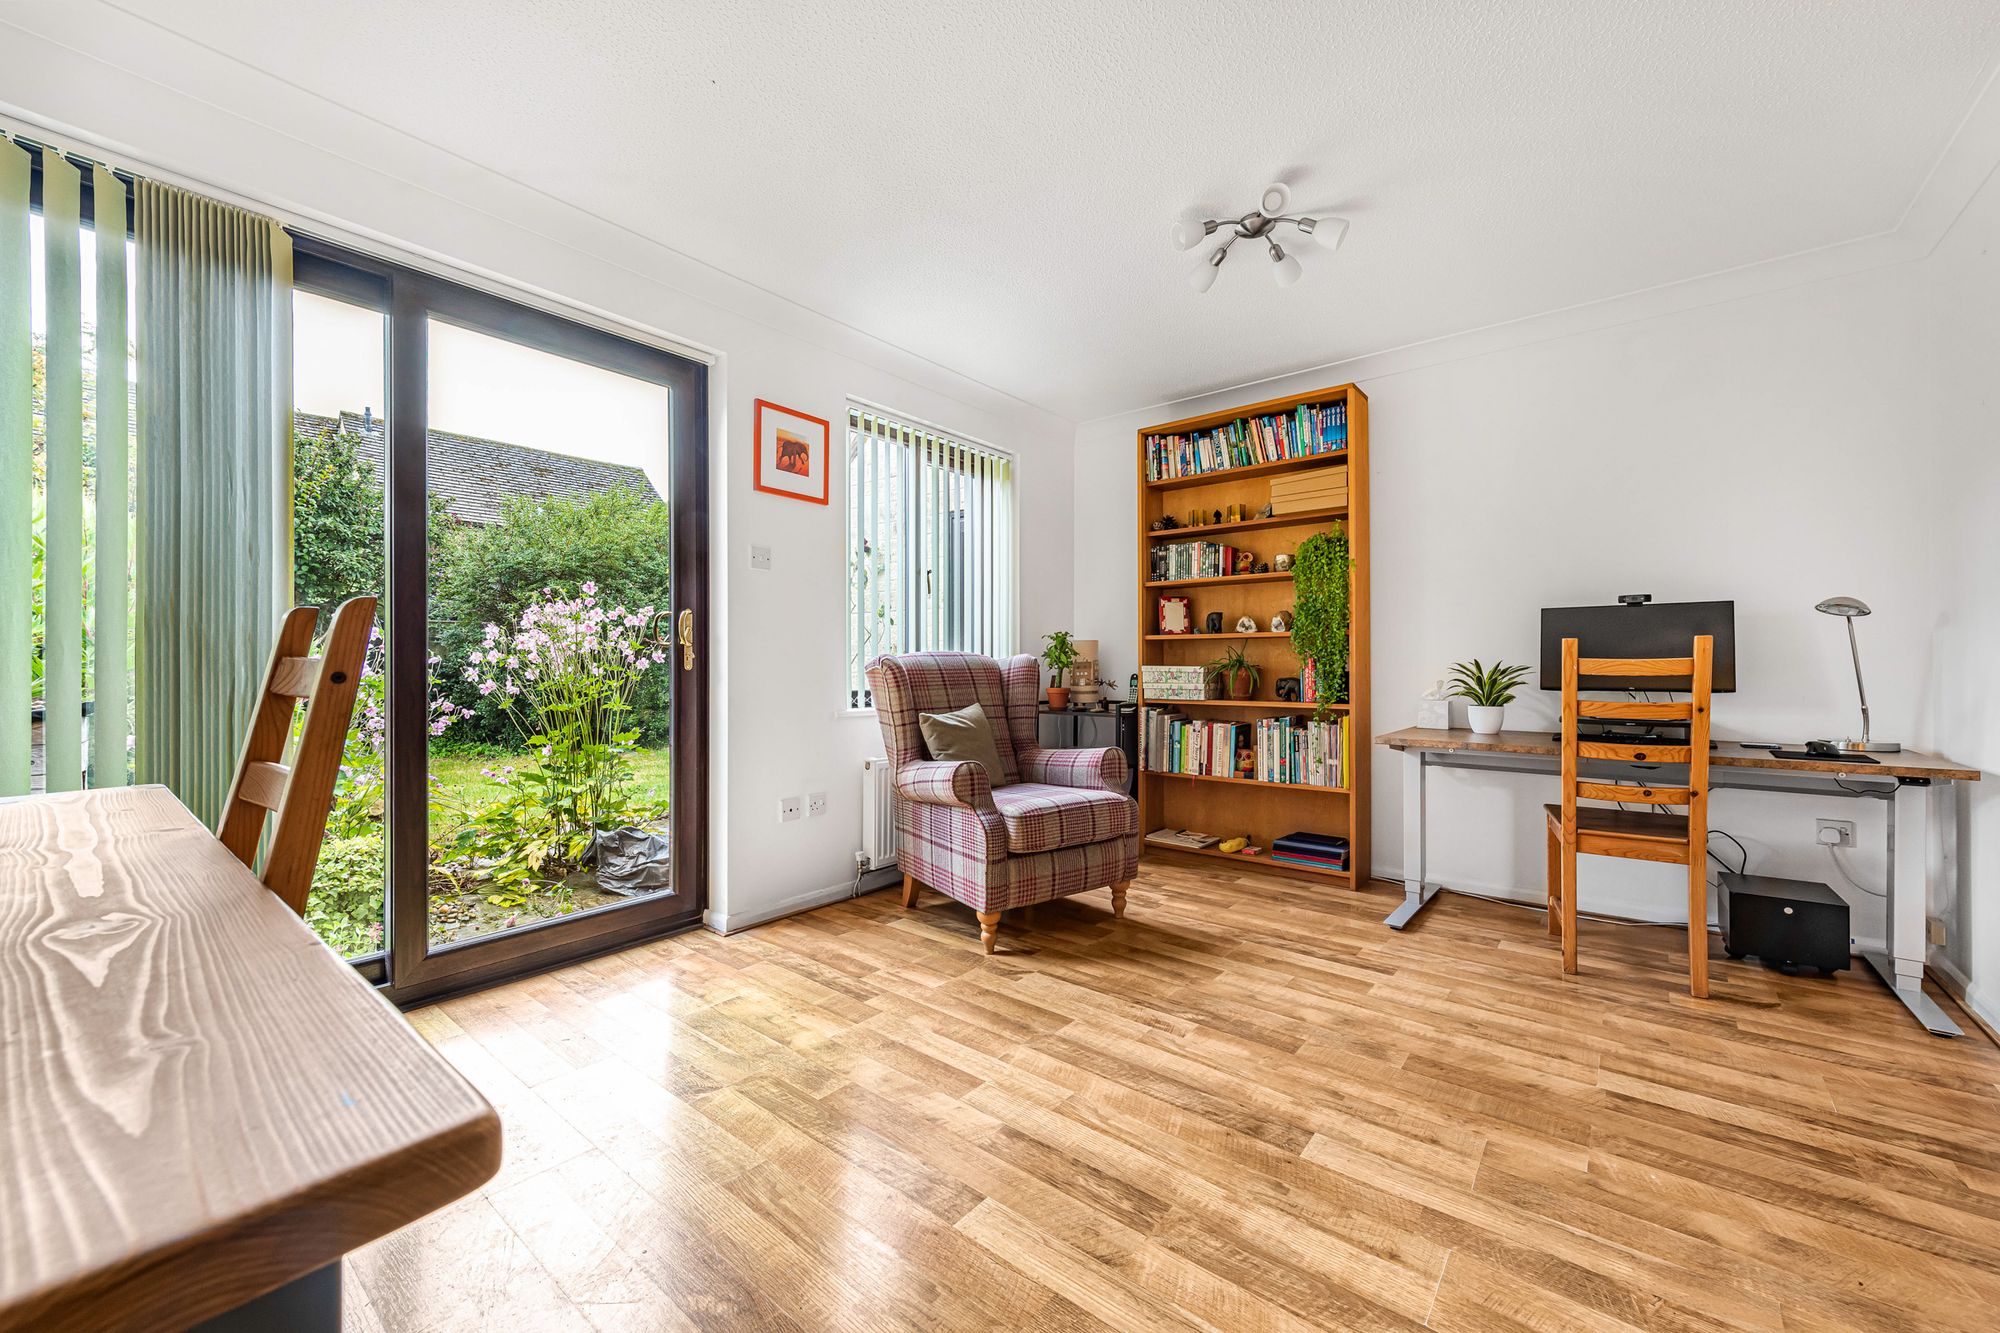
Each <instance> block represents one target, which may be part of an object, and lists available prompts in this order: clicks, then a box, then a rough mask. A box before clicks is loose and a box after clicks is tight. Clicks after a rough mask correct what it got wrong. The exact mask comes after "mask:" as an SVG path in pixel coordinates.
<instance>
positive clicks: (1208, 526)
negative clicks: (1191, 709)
mask: <svg viewBox="0 0 2000 1333" xmlns="http://www.w3.org/2000/svg"><path fill="white" fill-rule="evenodd" d="M1346 517H1347V506H1346V505H1341V506H1339V507H1338V508H1335V509H1301V510H1300V511H1299V512H1297V513H1295V514H1273V515H1272V516H1271V517H1269V518H1246V519H1242V520H1240V521H1238V522H1235V523H1204V524H1202V525H1201V526H1200V527H1196V528H1162V529H1161V530H1160V531H1158V532H1148V533H1147V534H1146V540H1148V541H1150V542H1155V543H1157V542H1188V541H1195V542H1205V541H1207V540H1208V539H1209V538H1210V537H1212V536H1214V535H1215V534H1216V533H1218V532H1256V531H1258V530H1259V529H1262V528H1287V527H1293V526H1304V525H1306V524H1312V525H1314V526H1318V525H1320V524H1324V523H1329V522H1331V521H1332V520H1334V519H1336V518H1346Z"/></svg>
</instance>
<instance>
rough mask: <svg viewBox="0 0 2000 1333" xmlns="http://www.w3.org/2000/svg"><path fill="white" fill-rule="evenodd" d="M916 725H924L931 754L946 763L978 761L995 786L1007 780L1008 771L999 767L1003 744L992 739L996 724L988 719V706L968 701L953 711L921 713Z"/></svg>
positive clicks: (925, 738)
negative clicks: (984, 706)
mask: <svg viewBox="0 0 2000 1333" xmlns="http://www.w3.org/2000/svg"><path fill="white" fill-rule="evenodd" d="M917 725H918V726H919V727H921V728H923V732H924V745H925V746H926V748H928V749H929V750H930V752H931V758H933V759H940V760H944V761H945V762H947V763H964V762H970V763H975V764H978V765H980V766H981V767H983V768H984V769H985V770H986V780H987V781H988V782H989V783H991V784H992V785H993V786H995V787H998V786H1002V785H1003V784H1005V783H1006V781H1007V777H1006V772H1005V770H1004V769H1002V768H1001V767H1000V747H999V746H997V745H995V744H994V743H993V724H992V723H991V722H988V721H987V720H986V710H985V709H983V708H981V707H980V706H979V705H978V704H967V705H966V706H965V707H963V708H960V709H958V710H956V711H954V712H950V713H924V714H921V715H920V716H919V717H918V718H917Z"/></svg>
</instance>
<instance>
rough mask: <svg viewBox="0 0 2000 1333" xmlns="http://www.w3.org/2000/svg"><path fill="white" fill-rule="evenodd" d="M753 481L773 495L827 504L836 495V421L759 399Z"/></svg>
mask: <svg viewBox="0 0 2000 1333" xmlns="http://www.w3.org/2000/svg"><path fill="white" fill-rule="evenodd" d="M756 405H757V411H756V419H755V423H754V424H755V431H754V435H753V438H752V440H751V448H752V450H753V451H754V455H755V465H754V470H753V475H752V481H753V483H754V484H755V486H756V488H757V489H758V490H760V491H763V492H765V493H766V494H769V495H782V496H784V497H785V498H786V499H788V500H804V501H806V502H807V503H808V504H817V505H823V504H826V503H827V502H828V500H829V498H830V497H831V495H832V478H831V476H830V474H829V468H830V466H831V459H830V456H829V453H830V449H831V445H832V435H833V426H832V423H830V422H828V421H826V420H824V419H822V418H820V417H816V416H813V415H812V414H811V413H809V412H800V411H796V410H794V409H793V408H789V407H785V406H782V405H781V404H778V403H773V402H767V401H766V400H764V399H762V398H759V399H757V400H756Z"/></svg>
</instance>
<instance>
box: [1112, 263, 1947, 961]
mask: <svg viewBox="0 0 2000 1333" xmlns="http://www.w3.org/2000/svg"><path fill="white" fill-rule="evenodd" d="M1926 313H1927V306H1926V302H1925V299H1924V291H1923V287H1922V284H1921V283H1920V282H1919V281H1917V276H1916V273H1915V271H1914V270H1913V269H1912V268H1911V267H1910V266H1908V265H1902V266H1896V267H1891V268H1884V269H1877V270H1874V271H1871V272H1865V273H1860V274H1855V275H1851V276H1847V277H1841V278H1835V279H1829V280H1825V281H1818V282H1813V283H1809V284H1807V285H1804V286H1799V287H1794V288H1791V289H1789V290H1781V291H1775V292H1769V293H1765V294H1760V295H1752V296H1748V297H1745V298H1742V299H1738V300H1732V301H1727V302H1724V303H1721V304H1714V305H1708V306H1702V307H1698V308H1694V309H1687V310H1682V311H1678V312H1675V313H1669V314H1665V315H1660V316H1657V317H1651V318H1644V319H1639V320H1635V321H1633V322H1629V323H1624V324H1618V325H1614V326H1612V327H1607V328H1600V329H1595V330H1591V331H1585V332H1579V333H1574V334H1570V335H1568V336H1561V337H1553V338H1548V339H1546V340H1544V341H1538V342H1529V343H1527V344H1525V345H1517V346H1513V347H1507V348H1502V349H1500V350H1494V351H1484V352H1478V353H1475V354H1470V355H1457V356H1454V348H1453V346H1452V344H1451V343H1446V344H1440V345H1437V346H1436V347H1435V348H1433V349H1431V350H1430V351H1429V352H1427V353H1425V354H1424V355H1421V356H1417V357H1411V356H1397V357H1384V358H1377V359H1374V361H1373V363H1372V364H1371V363H1370V362H1363V363H1359V364H1356V365H1354V366H1351V367H1349V368H1345V369H1341V370H1336V371H1333V372H1325V371H1322V372H1316V373H1313V374H1309V375H1305V376H1298V377H1292V378H1289V379H1280V380H1275V381H1271V382H1268V383H1263V384H1259V385H1256V386H1255V387H1254V389H1251V390H1248V391H1244V390H1238V391H1232V392H1229V393H1224V394H1220V395H1214V396H1210V397H1208V398H1204V399H1197V400H1193V401H1190V402H1186V403H1177V404H1173V405H1172V406H1171V407H1164V408H1160V409H1157V410H1153V411H1149V412H1146V413H1142V414H1134V415H1131V416H1127V417H1120V418H1115V419H1110V420H1104V421H1097V422H1092V423H1088V424H1087V425H1085V426H1084V427H1082V428H1081V429H1080V430H1079V432H1078V457H1077V489H1078V491H1079V493H1082V494H1096V495H1098V496H1100V497H1101V498H1100V499H1099V500H1098V502H1097V503H1096V505H1095V506H1094V507H1093V510H1092V513H1091V515H1090V516H1089V518H1088V519H1086V520H1084V521H1082V522H1080V524H1079V528H1078V534H1077V551H1076V563H1077V592H1076V619H1077V629H1078V631H1079V632H1080V633H1083V634H1086V635H1092V634H1094V635H1097V636H1098V637H1100V638H1101V639H1103V640H1104V641H1105V642H1106V643H1107V644H1109V645H1112V647H1111V650H1110V651H1109V652H1107V657H1108V658H1109V660H1110V664H1111V666H1112V668H1113V671H1114V673H1115V675H1114V678H1115V679H1119V680H1123V679H1124V678H1125V677H1126V675H1127V674H1129V672H1130V671H1131V670H1132V662H1133V654H1132V649H1133V645H1132V641H1131V631H1130V626H1131V625H1132V624H1133V623H1134V616H1135V610H1136V608H1135V606H1134V603H1133V598H1134V595H1135V594H1134V582H1133V562H1134V559H1135V556H1134V543H1133V534H1132V525H1133V511H1132V503H1133V502H1132V499H1131V494H1130V492H1131V486H1130V481H1129V478H1130V476H1131V469H1132V453H1131V451H1132V449H1133V447H1134V433H1135V431H1136V429H1137V428H1138V427H1139V426H1140V425H1142V424H1144V423H1145V422H1146V421H1158V420H1162V419H1169V418H1172V417H1176V416H1182V415H1189V414H1192V413H1194V412H1199V411H1206V410H1211V409H1213V408H1219V407H1223V406H1226V405H1228V404H1229V403H1230V402H1238V401H1243V400H1244V399H1245V398H1265V397H1274V396H1277V395H1280V394H1284V393H1290V392H1300V391H1305V390H1308V389H1311V388H1316V387H1321V386H1324V385H1326V384H1332V383H1339V382H1341V381H1343V380H1345V379H1348V378H1352V379H1354V380H1355V382H1357V383H1358V384H1359V385H1360V387H1361V388H1362V389H1363V390H1364V391H1365V392H1366V393H1367V394H1368V396H1369V400H1370V402H1369V413H1370V421H1371V426H1372V431H1373V434H1372V437H1371V447H1372V456H1373V464H1374V475H1373V484H1374V492H1373V503H1374V510H1373V522H1374V525H1373V529H1372V533H1373V551H1372V556H1373V585H1372V594H1373V615H1374V624H1373V635H1374V663H1373V666H1374V672H1375V675H1374V709H1375V717H1374V719H1373V722H1374V730H1375V732H1376V733H1377V734H1379V733H1381V732H1384V731H1388V730H1392V729H1394V728H1397V727H1402V726H1407V725H1410V724H1411V723H1412V722H1413V721H1414V712H1415V707H1416V700H1417V698H1418V696H1419V695H1420V694H1421V693H1422V691H1423V690H1424V689H1425V688H1426V687H1427V686H1428V685H1429V684H1430V683H1431V682H1432V681H1433V680H1435V679H1436V678H1438V677H1439V676H1442V675H1443V674H1444V672H1445V670H1446V668H1447V666H1448V665H1449V664H1450V663H1451V662H1453V661H1456V660H1460V659H1464V658H1470V657H1475V656H1477V657H1480V658H1483V659H1485V660H1487V661H1491V660H1492V659H1493V658H1495V657H1502V658H1505V659H1507V660H1509V661H1514V662H1527V663H1533V662H1534V661H1535V660H1536V653H1537V646H1536V634H1537V627H1538V623H1539V622H1538V612H1539V609H1540V608H1541V607H1544V606H1564V605H1574V604H1580V603H1608V602H1610V601H1612V600H1613V599H1614V598H1615V597H1616V596H1617V595H1618V594H1621V593H1628V592H1646V593H1652V594H1653V595H1654V596H1655V597H1656V598H1657V599H1658V600H1660V601H1679V600H1694V599H1708V598H1733V599H1734V600H1735V601H1736V604H1737V635H1738V657H1739V663H1740V685H1741V688H1740V690H1739V692H1738V693H1736V694H1733V695H1726V696H1719V697H1718V699H1717V702H1716V706H1715V721H1716V729H1717V732H1718V734H1719V735H1721V736H1723V737H1729V738H1740V739H1771V740H1778V739H1788V740H1792V741H1799V740H1803V739H1804V738H1806V737H1810V736H1822V735H1842V734H1846V733H1847V732H1848V731H1849V730H1850V729H1852V728H1854V727H1856V726H1857V724H1858V718H1857V715H1856V708H1855V693H1854V679H1853V675H1852V671H1851V668H1850V666H1849V662H1848V654H1847V645H1846V640H1845V638H1844V636H1843V632H1842V629H1841V626H1840V624H1839V623H1838V622H1837V621H1835V620H1834V619H1832V618H1831V617H1827V616H1822V615H1818V614H1815V613H1814V611H1813V609H1812V608H1813V604H1814V603H1815V602H1817V601H1819V600H1820V599H1821V598H1824V597H1827V596H1830V595H1832V594H1835V593H1848V594H1852V595H1855V596H1858V597H1861V598H1862V599H1864V600H1866V601H1867V602H1869V603H1870V604H1871V605H1872V606H1873V607H1874V608H1875V610H1876V614H1875V615H1874V616H1873V617H1872V618H1870V619H1868V620H1865V621H1863V622H1861V624H1860V625H1859V629H1860V631H1861V634H1862V639H1863V644H1862V649H1863V658H1864V663H1865V665H1866V666H1867V668H1868V671H1869V685H1870V702H1871V704H1872V705H1873V709H1874V726H1875V733H1876V734H1877V735H1878V736H1882V737H1885V738H1900V739H1903V740H1905V741H1907V742H1908V743H1911V744H1915V745H1922V744H1925V743H1926V742H1928V741H1930V740H1931V739H1932V732H1933V728H1932V726H1931V724H1930V720H1931V718H1932V716H1933V712H1934V709H1935V703H1936V699H1935V694H1936V690H1937V680H1938V671H1939V666H1938V662H1939V653H1938V648H1937V644H1938V642H1939V640H1940V638H1941V636H1942V635H1943V634H1944V633H1945V632H1946V631H1947V630H1948V628H1949V627H1950V625H1951V623H1952V617H1953V616H1954V614H1955V608H1954V606H1953V603H1952V599H1951V597H1950V596H1949V595H1948V594H1947V592H1946V591H1945V589H1944V587H1943V581H1942V574H1943V572H1944V571H1945V569H1946V567H1947V566H1948V565H1949V564H1950V563H1951V561H1952V559H1953V558H1954V552H1952V551H1951V550H1950V549H1949V544H1948V543H1947V542H1944V541H1942V540H1941V539H1940V527H1941V522H1942V518H1943V516H1942V514H1941V512H1940V510H1941V504H1940V498H1939V497H1940V495H1941V493H1942V489H1941V485H1940V474H1941V471H1942V469H1943V466H1944V461H1945V456H1946V453H1947V449H1946V445H1945V444H1944V442H1942V441H1941V440H1940V439H1939V436H1938V433H1937V431H1936V429H1935V425H1934V422H1935V412H1934V408H1933V404H1932V397H1933V395H1932V386H1933V382H1934V378H1933V365H1932V362H1931V359H1930V354H1929V350H1928V344H1929V330H1928V325H1927V320H1926ZM1258 554H1259V555H1260V556H1263V555H1265V554H1267V553H1266V552H1264V551H1261V550H1260V551H1259V552H1258ZM1454 708H1455V709H1456V710H1458V711H1457V717H1458V720H1459V721H1460V723H1461V725H1462V724H1463V711H1462V708H1463V705H1462V704H1455V705H1454ZM1556 711H1557V708H1556V701H1555V697H1554V696H1553V695H1544V694H1542V693H1540V692H1539V691H1534V690H1531V691H1529V692H1528V693H1527V694H1525V695H1524V696H1523V698H1522V699H1521V700H1520V701H1519V702H1518V703H1516V704H1515V705H1514V706H1513V707H1511V708H1510V709H1509V712H1508V717H1509V722H1508V725H1510V726H1518V727H1543V726H1552V725H1553V720H1554V718H1555V715H1556ZM1374 755H1375V758H1374V775H1375V781H1376V789H1375V791H1376V794H1375V803H1374V853H1373V855H1374V871H1375V873H1376V874H1377V875H1379V876H1382V877H1385V878H1398V877H1400V875H1401V873H1402V870H1403V866H1402V840H1401V829H1402V820H1403V810H1402V799H1401V796H1402V792H1401V786H1400V783H1399V781H1398V776H1399V774H1398V765H1399V763H1400V762H1401V761H1400V759H1399V758H1398V757H1397V756H1396V755H1395V754H1394V753H1393V752H1390V751H1387V750H1380V749H1378V750H1376V751H1375V752H1374ZM1553 795H1554V784H1553V783H1552V782H1550V781H1547V780H1542V779H1537V778H1533V777H1529V776H1521V775H1487V774H1471V773H1462V772H1460V773H1448V774H1444V775H1442V776H1441V777H1439V778H1438V779H1436V781H1435V782H1434V785H1433V789H1432V798H1431V799H1432V811H1433V821H1432V824H1431V828H1432V830H1433V839H1432V846H1431V866H1432V872H1433V874H1435V875H1436V876H1437V877H1439V878H1441V879H1442V880H1444V882H1446V883H1447V884H1456V885H1460V886H1463V887H1466V888H1470V889H1474V890H1477V891H1484V892H1490V893H1497V894H1507V895H1514V896H1518V897H1522V898H1525V899H1530V900H1533V901H1540V899H1541V897H1542V893H1543V889H1542V880H1543V875H1544V870H1543V865H1544V861H1543V821H1542V815H1541V804H1542V802H1544V801H1546V800H1549V799H1551V798H1552V797H1553ZM1713 806H1714V808H1713V815H1712V817H1713V821H1714V823H1715V824H1716V826H1718V827H1720V828H1723V829H1727V830H1728V831H1729V832H1731V833H1733V834H1735V835H1736V836H1737V837H1738V838H1740V839H1742V841H1743V843H1744V844H1745V846H1746V847H1747V848H1748V850H1749V853H1750V864H1751V868H1752V870H1753V871H1756V872H1762V873H1769V874H1778V875H1796V876H1800V877H1810V878H1813V879H1817V880H1826V881H1835V877H1834V875H1833V873H1832V868H1831V867H1830V866H1829V865H1828V864H1827V861H1826V854H1825V853H1824V852H1822V851H1821V850H1820V849H1819V848H1818V847H1817V846H1816V845H1815V844H1814V842H1813V820H1814V818H1815V817H1817V816H1820V815H1825V816H1828V817H1833V818H1846V819H1854V820H1857V821H1859V823H1860V828H1859V830H1858V832H1859V836H1860V839H1861V843H1862V847H1861V849H1860V850H1858V851H1856V852H1854V853H1850V854H1847V855H1848V856H1849V861H1848V864H1849V866H1850V869H1851V872H1852V873H1853V874H1854V875H1855V876H1856V877H1857V878H1858V879H1859V880H1860V881H1861V882H1862V883H1863V884H1866V885H1869V886H1871V887H1875V886H1880V885H1881V884H1882V882H1883V875H1884V870H1885V867H1884V861H1883V857H1882V854H1881V851H1880V842H1881V837H1882V816H1881V810H1880V806H1879V803H1877V802H1872V801H1845V800H1840V799H1838V798H1827V799H1823V800H1817V799H1816V800H1804V799H1801V798H1799V797H1796V796H1775V795H1762V794H1757V793H1744V792H1725V793H1718V794H1717V796H1716V798H1715V800H1714V803H1713ZM1835 882H1837V881H1835ZM1684 883H1685V881H1684V880H1683V879H1682V878H1681V876H1680V874H1679V873H1678V872H1676V871H1675V870H1674V869H1673V868H1671V867H1663V866H1653V865H1646V864H1642V863H1636V862H1615V861H1610V860H1606V859H1603V858H1593V859H1592V860H1591V861H1590V863H1589V864H1588V866H1587V867H1586V868H1585V869H1584V871H1583V872H1582V902H1583V906H1584V907H1585V908H1586V909H1595V910H1602V911H1609V912H1614V913H1619V914H1622V915H1628V916H1634V917H1642V918H1649V917H1650V918H1659V919H1671V918H1672V917H1673V916H1674V915H1675V913H1676V912H1679V913H1681V915H1682V917H1683V919H1684V918H1685V910H1686V909H1685V904H1686V898H1685V889H1684ZM1841 887H1842V889H1843V891H1846V890H1845V887H1844V886H1841ZM1848 896H1849V897H1850V898H1853V899H1854V900H1855V901H1854V914H1853V921H1854V929H1855V933H1856V934H1857V936H1859V937H1860V938H1861V939H1863V940H1864V941H1867V940H1879V939H1880V937H1881V934H1882V914H1881V908H1880V905H1879V901H1878V900H1875V899H1870V898H1866V897H1864V896H1862V895H1856V894H1853V893H1851V892H1850V893H1849V894H1848Z"/></svg>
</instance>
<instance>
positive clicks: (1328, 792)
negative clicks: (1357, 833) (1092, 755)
mask: <svg viewBox="0 0 2000 1333" xmlns="http://www.w3.org/2000/svg"><path fill="white" fill-rule="evenodd" d="M1146 775H1147V776H1148V777H1154V778H1166V779H1168V780H1169V781H1172V780H1175V779H1183V780H1185V781H1188V782H1227V783H1229V784H1230V785H1231V786H1235V787H1277V788H1279V789H1281V790H1283V791H1309V792H1314V793H1316V794H1318V795H1320V796H1346V795H1348V794H1349V792H1348V790H1347V788H1345V787H1315V786H1313V785H1312V784H1311V783H1310V782H1265V781H1264V780H1262V779H1261V778H1231V777H1224V776H1223V775H1222V774H1220V773H1157V772H1154V771H1152V770H1151V769H1148V770H1147V774H1146Z"/></svg>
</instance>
